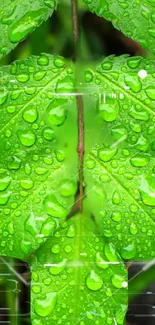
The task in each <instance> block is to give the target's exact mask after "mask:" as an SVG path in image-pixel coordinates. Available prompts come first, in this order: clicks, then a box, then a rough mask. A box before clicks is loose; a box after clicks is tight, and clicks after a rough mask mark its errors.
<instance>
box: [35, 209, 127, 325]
mask: <svg viewBox="0 0 155 325" xmlns="http://www.w3.org/2000/svg"><path fill="white" fill-rule="evenodd" d="M31 301H32V305H33V308H32V324H33V325H34V324H39V320H40V319H41V321H42V324H48V323H50V324H51V325H52V324H59V323H60V322H61V324H64V325H65V324H68V323H70V324H94V323H96V324H102V325H103V324H107V323H109V324H123V321H124V315H125V312H126V307H127V272H126V269H125V265H124V263H123V262H122V260H121V258H120V256H119V255H118V254H117V253H116V252H115V249H114V247H113V245H112V244H111V243H107V242H106V239H104V238H103V237H100V235H99V234H98V233H97V230H96V229H95V226H94V222H93V221H92V220H90V218H86V217H85V216H83V215H78V216H76V217H74V219H72V220H71V221H69V222H66V223H64V224H63V225H62V226H61V228H59V229H58V230H57V231H56V232H55V233H54V236H53V237H51V238H49V239H48V240H47V241H46V243H45V245H43V246H42V247H41V248H40V249H39V250H38V251H37V252H36V254H35V259H34V261H33V264H32V296H31ZM37 322H38V323H37Z"/></svg>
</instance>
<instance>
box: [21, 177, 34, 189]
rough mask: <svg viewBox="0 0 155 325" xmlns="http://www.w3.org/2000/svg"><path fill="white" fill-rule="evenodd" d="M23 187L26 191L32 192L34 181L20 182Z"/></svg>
mask: <svg viewBox="0 0 155 325" xmlns="http://www.w3.org/2000/svg"><path fill="white" fill-rule="evenodd" d="M20 185H21V187H23V188H24V189H25V190H30V189H31V188H32V187H33V181H32V180H31V179H25V180H21V181H20Z"/></svg>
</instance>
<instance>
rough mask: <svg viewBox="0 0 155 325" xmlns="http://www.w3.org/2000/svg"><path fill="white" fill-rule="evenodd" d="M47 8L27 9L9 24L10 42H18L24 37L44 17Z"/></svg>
mask: <svg viewBox="0 0 155 325" xmlns="http://www.w3.org/2000/svg"><path fill="white" fill-rule="evenodd" d="M46 15H47V10H45V9H39V10H36V11H28V12H27V13H26V14H25V15H24V16H23V17H22V18H21V19H19V20H18V21H16V22H15V23H14V25H13V26H11V29H10V33H9V39H10V41H11V42H12V43H18V42H20V41H21V40H23V39H25V38H26V37H27V36H28V34H29V33H31V32H32V31H33V30H34V29H35V28H36V27H37V26H39V24H40V23H41V22H42V21H43V20H44V18H46Z"/></svg>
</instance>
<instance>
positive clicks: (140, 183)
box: [85, 56, 155, 261]
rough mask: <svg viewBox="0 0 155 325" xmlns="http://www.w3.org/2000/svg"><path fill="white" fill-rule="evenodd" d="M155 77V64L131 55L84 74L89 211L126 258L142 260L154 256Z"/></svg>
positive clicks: (116, 58) (87, 204)
mask: <svg viewBox="0 0 155 325" xmlns="http://www.w3.org/2000/svg"><path fill="white" fill-rule="evenodd" d="M120 71H121V72H120ZM154 76H155V65H154V61H148V60H144V59H142V58H140V57H135V58H131V57H128V56H122V57H113V56H111V57H109V58H106V59H105V60H104V61H103V62H102V64H101V65H99V66H98V67H97V70H96V72H95V73H93V71H91V70H87V71H86V72H85V80H86V82H87V83H88V85H89V87H88V92H90V93H91V99H89V101H88V102H86V104H85V130H86V132H85V143H86V147H85V153H86V155H85V184H86V200H85V209H86V211H88V212H87V213H92V214H93V215H94V217H95V220H96V222H97V224H98V225H99V227H100V229H101V231H102V233H103V234H104V236H106V237H107V238H109V240H110V241H112V242H113V243H114V245H115V247H116V249H117V251H118V252H119V253H120V254H121V256H122V257H123V258H124V259H131V260H133V259H134V260H140V261H142V260H149V259H151V258H154V256H155V237H154V234H155V214H154V213H155V209H154V208H155V168H154V164H155V146H154V143H155V142H154V138H155V126H154V121H155V104H154V103H155V102H154V98H155V97H154Z"/></svg>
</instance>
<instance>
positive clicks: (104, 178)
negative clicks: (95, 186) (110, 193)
mask: <svg viewBox="0 0 155 325" xmlns="http://www.w3.org/2000/svg"><path fill="white" fill-rule="evenodd" d="M110 180H111V178H110V176H109V175H108V173H104V174H102V175H101V176H100V181H101V182H102V183H106V182H110Z"/></svg>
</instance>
